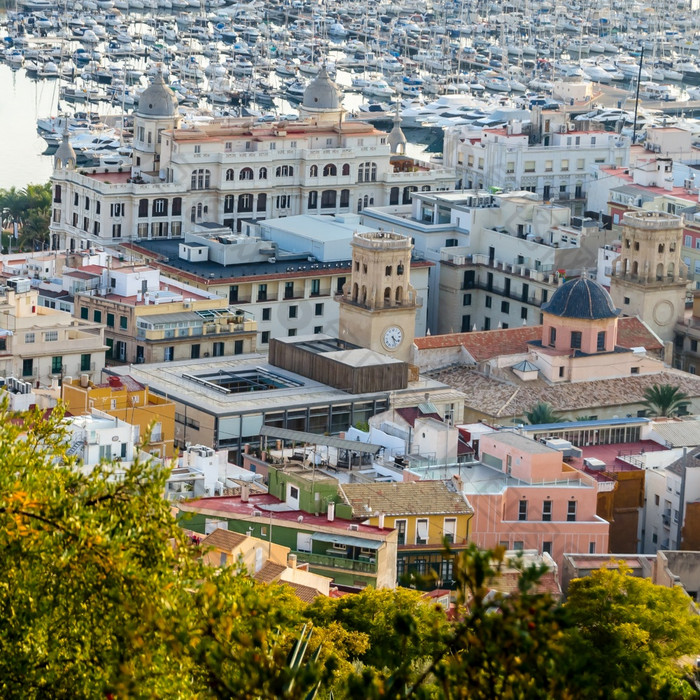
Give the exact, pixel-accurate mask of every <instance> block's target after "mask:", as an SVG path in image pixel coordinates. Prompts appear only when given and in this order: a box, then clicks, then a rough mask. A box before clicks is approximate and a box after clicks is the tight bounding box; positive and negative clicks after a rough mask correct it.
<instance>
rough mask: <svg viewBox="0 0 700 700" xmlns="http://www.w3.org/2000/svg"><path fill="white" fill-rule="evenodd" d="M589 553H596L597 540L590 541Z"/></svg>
mask: <svg viewBox="0 0 700 700" xmlns="http://www.w3.org/2000/svg"><path fill="white" fill-rule="evenodd" d="M588 553H589V554H595V542H589V543H588Z"/></svg>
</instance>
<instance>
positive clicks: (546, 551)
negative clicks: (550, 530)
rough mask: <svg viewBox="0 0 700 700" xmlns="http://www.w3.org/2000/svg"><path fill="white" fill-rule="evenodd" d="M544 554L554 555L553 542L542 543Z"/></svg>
mask: <svg viewBox="0 0 700 700" xmlns="http://www.w3.org/2000/svg"><path fill="white" fill-rule="evenodd" d="M542 554H549V555H551V554H552V543H551V542H547V541H545V542H543V543H542Z"/></svg>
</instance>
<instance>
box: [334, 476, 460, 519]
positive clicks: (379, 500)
mask: <svg viewBox="0 0 700 700" xmlns="http://www.w3.org/2000/svg"><path fill="white" fill-rule="evenodd" d="M339 490H340V493H341V495H342V496H343V498H344V499H345V502H346V503H347V504H348V505H350V506H351V507H352V511H353V515H354V516H355V517H363V518H366V517H369V516H371V515H374V513H377V512H379V513H384V514H385V515H430V514H437V513H440V514H442V513H449V514H452V513H455V514H457V513H471V512H473V511H472V507H471V506H470V505H469V502H468V501H467V499H466V498H465V497H464V495H463V494H461V493H458V492H457V491H456V490H454V489H453V488H451V486H449V485H448V484H447V483H446V482H444V481H403V482H393V483H390V484H381V483H374V484H340V485H339Z"/></svg>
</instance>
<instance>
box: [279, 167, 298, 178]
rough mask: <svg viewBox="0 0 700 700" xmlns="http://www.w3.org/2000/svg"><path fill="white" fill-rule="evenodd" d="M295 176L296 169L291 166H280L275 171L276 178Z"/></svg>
mask: <svg viewBox="0 0 700 700" xmlns="http://www.w3.org/2000/svg"><path fill="white" fill-rule="evenodd" d="M292 175H294V167H293V166H291V165H278V166H277V168H276V169H275V176H276V177H291V176H292Z"/></svg>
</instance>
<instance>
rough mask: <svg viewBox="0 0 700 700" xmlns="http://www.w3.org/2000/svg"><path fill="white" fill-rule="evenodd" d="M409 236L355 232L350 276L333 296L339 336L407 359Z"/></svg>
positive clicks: (414, 303)
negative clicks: (337, 303) (337, 316)
mask: <svg viewBox="0 0 700 700" xmlns="http://www.w3.org/2000/svg"><path fill="white" fill-rule="evenodd" d="M412 250H413V244H412V243H411V239H410V238H408V237H407V236H403V235H402V234H399V233H393V232H389V231H370V232H366V233H356V234H355V235H354V236H353V239H352V275H351V277H350V281H349V282H348V283H347V284H346V285H345V286H344V287H343V293H342V294H341V295H340V296H339V297H338V302H339V304H340V319H339V327H340V337H341V338H342V339H343V340H347V341H349V342H351V343H354V344H355V345H360V346H362V347H365V348H369V349H370V350H376V351H377V352H382V353H384V354H386V355H391V356H392V357H395V358H397V359H399V360H404V361H408V359H409V358H410V356H411V347H412V345H413V338H414V335H415V327H416V311H417V309H418V307H419V306H420V300H419V299H418V297H417V296H416V290H415V289H414V288H413V286H412V285H411V251H412Z"/></svg>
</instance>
